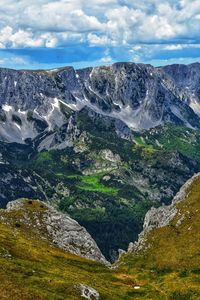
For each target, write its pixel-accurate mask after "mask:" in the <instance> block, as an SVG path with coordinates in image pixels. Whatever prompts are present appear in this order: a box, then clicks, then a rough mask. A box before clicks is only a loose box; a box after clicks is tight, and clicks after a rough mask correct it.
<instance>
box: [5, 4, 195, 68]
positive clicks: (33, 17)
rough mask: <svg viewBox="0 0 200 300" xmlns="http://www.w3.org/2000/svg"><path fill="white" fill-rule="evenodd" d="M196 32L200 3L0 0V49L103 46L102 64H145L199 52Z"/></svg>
mask: <svg viewBox="0 0 200 300" xmlns="http://www.w3.org/2000/svg"><path fill="white" fill-rule="evenodd" d="M199 32H200V2H199V0H193V1H191V0H166V1H165V2H163V1H161V0H145V1H141V0H134V1H132V0H88V1H85V0H34V1H29V0H21V1H14V0H1V8H0V48H1V49H24V48H25V49H26V48H31V49H32V48H34V49H38V48H41V49H43V48H51V49H55V48H66V47H69V46H70V45H71V47H74V49H75V48H76V46H75V45H84V47H85V45H87V47H102V48H103V47H104V49H102V53H101V55H100V57H102V58H100V60H102V62H105V63H106V62H110V61H112V60H113V59H117V57H122V58H127V59H132V60H135V61H141V60H143V61H145V60H148V59H153V57H155V56H156V55H160V52H162V51H168V52H170V53H172V52H177V51H186V50H187V49H198V46H197V45H199ZM108 47H110V49H111V48H112V49H114V50H113V51H112V53H110V54H109V55H104V50H105V49H106V48H108ZM125 52H126V55H124V53H125ZM121 53H122V54H121Z"/></svg>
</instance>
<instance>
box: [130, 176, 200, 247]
mask: <svg viewBox="0 0 200 300" xmlns="http://www.w3.org/2000/svg"><path fill="white" fill-rule="evenodd" d="M199 176H200V173H197V174H195V175H194V176H192V178H190V179H189V180H188V181H187V182H186V183H185V184H184V185H183V186H182V187H181V189H180V191H179V192H178V193H177V194H176V196H175V197H174V198H173V201H172V204H171V205H168V206H166V205H163V206H161V207H159V208H154V207H152V208H151V209H150V210H149V211H148V212H147V213H146V216H145V219H144V224H143V231H142V232H141V233H140V234H139V238H138V241H137V242H135V243H130V244H129V247H128V252H132V251H136V252H137V251H140V250H145V249H146V248H148V247H149V246H150V245H148V244H147V243H146V238H147V235H148V232H150V231H151V230H152V229H154V228H159V227H164V226H167V225H169V224H170V222H171V221H172V220H173V218H174V217H175V216H176V215H177V213H178V209H177V207H176V204H177V203H178V202H180V201H183V200H184V199H185V198H186V197H187V195H188V189H189V187H190V186H191V185H192V183H193V182H194V181H195V180H196V179H197V178H198V177H199ZM184 219H185V215H183V216H180V219H179V220H178V222H177V224H176V226H179V225H180V224H181V223H182V222H183V221H184Z"/></svg>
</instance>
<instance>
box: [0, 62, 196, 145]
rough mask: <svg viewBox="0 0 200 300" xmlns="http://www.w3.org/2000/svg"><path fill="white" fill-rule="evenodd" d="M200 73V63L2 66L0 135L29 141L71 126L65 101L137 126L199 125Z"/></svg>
mask: <svg viewBox="0 0 200 300" xmlns="http://www.w3.org/2000/svg"><path fill="white" fill-rule="evenodd" d="M180 68H183V69H184V72H183V74H182V72H179V69H180ZM199 73H200V64H198V63H196V64H192V65H189V66H182V67H181V66H179V65H177V66H176V65H172V66H167V67H163V68H154V67H153V66H151V65H144V64H134V63H115V64H113V65H111V66H102V67H96V68H86V69H82V70H74V69H73V68H72V67H66V68H61V69H56V70H51V71H44V70H40V71H26V70H20V71H16V70H11V69H0V139H1V140H3V141H6V142H18V143H24V141H25V140H26V139H34V138H35V137H37V136H38V135H39V134H41V133H45V132H51V131H52V130H53V131H54V130H56V129H57V128H61V127H62V126H63V125H64V124H66V123H67V124H69V125H68V126H69V127H70V126H71V125H70V124H71V122H72V120H71V119H69V118H66V116H65V114H63V111H62V106H63V105H64V106H66V107H68V109H69V110H72V111H80V110H81V109H83V108H84V107H87V108H89V109H90V110H92V111H94V112H96V113H99V114H100V115H102V116H107V117H109V118H114V119H116V120H120V121H121V123H122V124H126V126H128V127H129V128H131V129H133V130H141V129H149V128H152V127H155V126H158V125H161V124H165V123H167V122H172V123H176V124H185V125H186V126H188V127H190V128H191V127H193V128H199V127H200V120H199V106H200V104H199V103H200V100H199V88H198V86H199V85H198V84H199V75H198V74H199ZM181 74H182V76H183V77H184V80H183V81H184V84H180V82H181V80H182V78H181ZM120 126H122V125H120Z"/></svg>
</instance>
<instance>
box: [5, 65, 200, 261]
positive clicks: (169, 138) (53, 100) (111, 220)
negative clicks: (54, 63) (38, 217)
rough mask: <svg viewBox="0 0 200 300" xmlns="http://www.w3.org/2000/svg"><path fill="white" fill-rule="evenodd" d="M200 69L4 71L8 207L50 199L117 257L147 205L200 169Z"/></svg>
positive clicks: (167, 196) (162, 200)
mask: <svg viewBox="0 0 200 300" xmlns="http://www.w3.org/2000/svg"><path fill="white" fill-rule="evenodd" d="M183 70H184V72H183ZM199 73H200V70H199V64H194V65H190V66H177V65H175V66H168V67H163V68H154V67H152V66H150V65H143V64H133V63H116V64H114V65H112V66H108V67H98V68H87V69H83V70H74V69H73V68H71V67H66V68H61V69H57V70H52V71H44V70H39V71H27V70H20V71H16V70H8V69H0V172H1V178H0V207H6V204H7V203H8V201H12V200H15V199H17V198H23V197H27V198H33V199H40V200H43V201H45V202H48V203H50V204H51V205H53V206H54V207H55V208H56V209H60V210H62V211H63V212H65V213H68V214H69V215H70V216H71V217H72V218H74V219H76V220H77V221H78V222H79V223H80V224H81V225H83V226H84V227H85V228H86V229H87V230H88V232H89V233H90V234H91V235H92V237H93V238H94V239H95V241H96V242H97V244H98V246H99V247H100V249H101V251H102V252H103V254H104V255H105V256H106V257H107V259H109V260H112V261H113V260H114V259H115V258H116V257H117V251H118V248H122V249H126V248H127V246H128V244H129V242H130V241H134V240H136V239H137V235H138V233H139V232H140V231H141V229H142V224H143V218H144V216H145V213H146V212H147V211H148V209H149V208H150V207H151V206H152V205H154V206H160V205H162V204H169V203H170V201H171V200H172V198H173V196H174V195H175V194H176V192H177V191H178V189H179V188H180V186H181V185H182V184H183V183H184V182H185V181H186V180H187V179H188V178H190V177H191V176H192V175H193V174H194V173H195V172H198V171H200V157H199V154H198V152H199V151H198V149H199V144H200V132H199V129H198V128H199V116H198V113H197V111H196V110H195V109H193V108H192V103H194V102H191V101H192V99H193V98H194V97H193V94H195V101H196V103H199V98H198V97H199V96H198V95H199V94H198V82H199V75H198V74H199ZM184 78H185V79H184ZM183 79H184V80H185V85H183V84H182V85H181V81H182V80H183ZM187 87H190V88H187ZM190 100H191V101H190Z"/></svg>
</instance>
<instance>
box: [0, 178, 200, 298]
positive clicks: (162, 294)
mask: <svg viewBox="0 0 200 300" xmlns="http://www.w3.org/2000/svg"><path fill="white" fill-rule="evenodd" d="M199 197H200V173H198V174H196V175H195V176H193V177H192V178H191V179H190V180H189V181H188V182H186V183H185V185H184V186H183V187H182V188H181V190H180V192H179V193H178V194H177V195H176V197H175V198H174V199H173V201H172V204H170V205H166V206H163V207H161V208H158V209H156V208H152V209H151V210H150V211H149V212H148V213H147V214H146V217H145V222H144V231H143V232H142V233H141V234H140V237H139V240H138V242H136V243H134V244H130V246H129V250H128V251H127V253H124V254H122V256H121V257H120V258H119V260H118V261H117V262H115V264H114V265H112V266H108V265H106V264H104V263H103V264H102V263H99V262H96V261H94V260H88V259H86V258H85V257H80V256H77V255H74V254H73V253H74V249H75V248H76V247H77V238H78V241H81V237H82V234H81V233H80V234H79V235H76V234H75V233H73V232H72V231H71V225H72V224H75V227H76V230H79V228H80V230H81V232H82V233H83V240H82V241H83V244H82V247H81V251H83V253H84V251H85V250H86V253H88V250H89V249H90V246H91V245H92V247H94V248H95V249H96V251H97V253H98V255H99V253H100V252H99V250H98V249H97V246H95V243H94V241H93V240H92V239H91V238H90V237H89V235H88V234H87V233H86V231H85V230H84V229H83V228H81V227H79V225H78V224H77V223H76V222H75V223H74V221H73V220H72V219H69V218H68V217H66V216H64V215H62V214H61V215H60V214H58V213H57V212H55V210H54V209H53V208H50V207H49V206H46V204H44V203H43V202H40V201H35V200H28V199H23V200H18V201H14V202H13V203H12V204H9V205H8V209H7V210H0V219H1V222H0V229H1V230H0V232H1V233H0V263H1V266H2V267H1V270H0V279H1V284H0V292H1V298H2V299H5V300H7V299H12V298H13V297H14V298H15V299H16V300H18V299H25V300H29V299H33V298H34V299H36V300H37V299H40V300H46V299H48V300H51V299H52V300H53V299H61V300H62V299H69V300H71V299H73V300H76V299H82V298H86V299H97V300H98V299H109V300H118V299H119V300H123V299H124V300H125V299H126V300H129V299H148V300H149V299H167V300H168V299H173V300H180V299H188V300H189V299H190V300H195V299H199V297H200V286H199V263H200V261H199V247H200V244H199V241H200V236H199V235H200V233H199V225H200V224H199V222H200V221H199V209H200V202H199ZM55 214H56V215H55ZM49 217H51V220H49ZM60 217H61V218H62V220H63V218H64V219H65V225H66V226H65V230H61V231H60V230H59V228H58V227H57V225H58V223H59V222H60ZM47 226H50V227H51V229H50V231H49V227H47ZM52 230H53V232H54V234H53V236H54V241H53V240H52V234H51V233H52ZM49 232H50V235H49ZM55 233H56V235H55ZM67 234H69V237H70V236H71V234H72V236H73V237H75V240H74V241H75V244H76V245H74V244H73V243H71V242H72V239H71V238H69V239H66V235H67ZM72 236H71V237H72ZM86 236H87V237H88V243H85V242H84V241H85V237H86ZM55 237H57V238H59V240H61V241H63V240H64V241H65V247H64V250H63V249H62V248H63V247H62V245H59V244H58V243H56V242H57V239H56V238H55ZM63 237H65V238H64V239H63ZM78 244H79V243H78ZM89 244H90V245H89ZM69 245H71V246H72V249H73V250H72V251H71V248H70V247H71V246H69ZM79 245H80V244H79ZM88 246H89V248H88ZM74 247H75V248H74ZM69 251H70V252H72V253H69ZM76 254H77V253H76ZM93 255H94V256H93V258H95V259H96V254H95V253H93ZM86 256H87V254H86ZM100 257H101V258H102V257H103V256H100ZM97 258H98V259H97V260H98V261H99V256H97Z"/></svg>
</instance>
